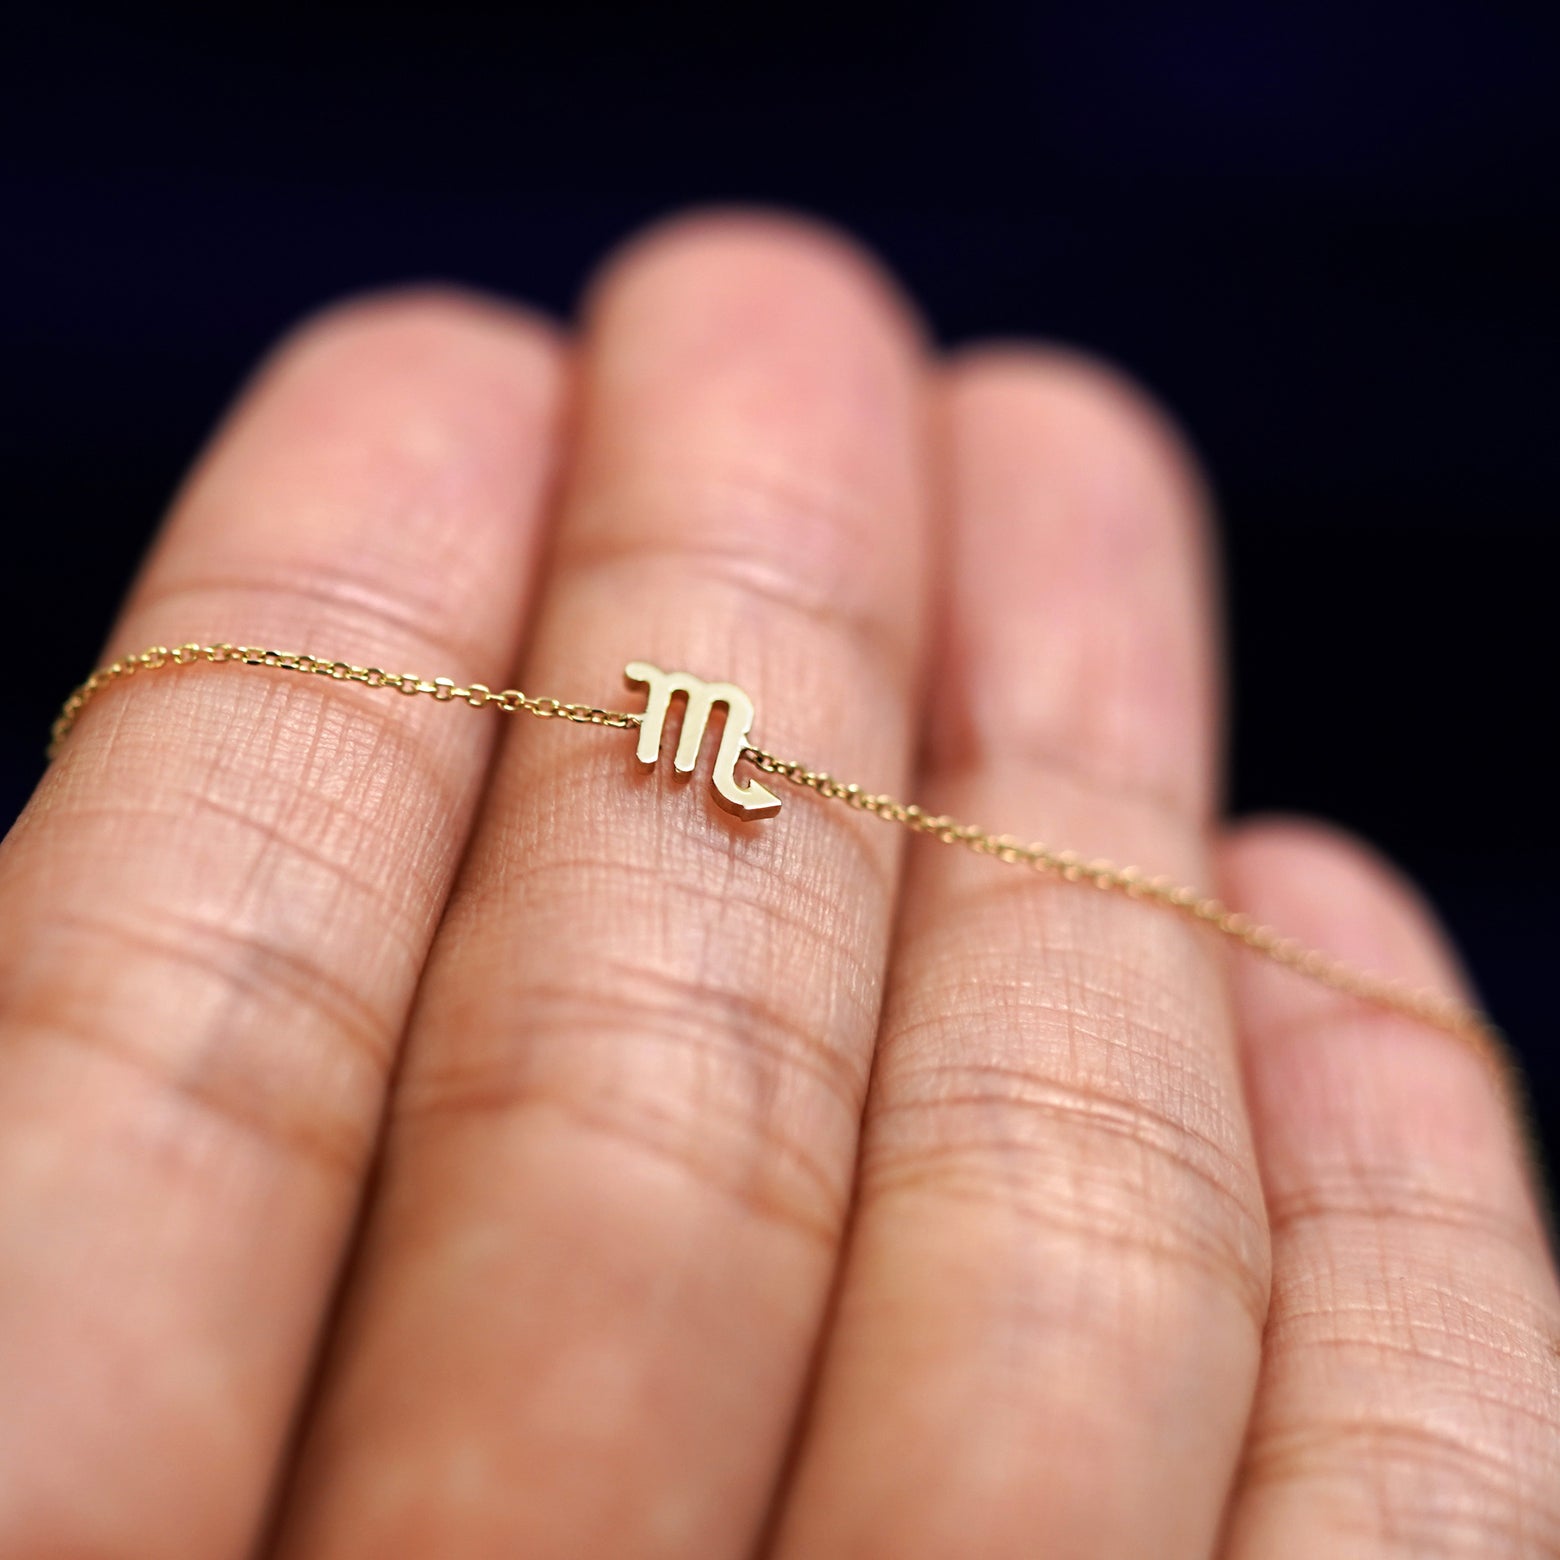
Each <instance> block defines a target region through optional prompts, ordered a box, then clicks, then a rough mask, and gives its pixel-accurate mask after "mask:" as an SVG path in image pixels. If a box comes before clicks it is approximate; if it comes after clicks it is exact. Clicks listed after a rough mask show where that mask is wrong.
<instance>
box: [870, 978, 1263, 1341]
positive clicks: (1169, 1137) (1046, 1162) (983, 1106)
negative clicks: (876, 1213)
mask: <svg viewBox="0 0 1560 1560" xmlns="http://www.w3.org/2000/svg"><path fill="white" fill-rule="evenodd" d="M975 1021H976V1022H979V1021H980V1020H979V1015H978V1014H977V1016H976V1019H975ZM990 1021H991V1023H992V1024H993V1025H995V1024H997V1023H999V1022H1000V1023H1005V1024H1007V1025H1009V1026H1011V1024H1012V1022H1013V1015H1012V1011H1011V1009H1004V1011H1003V1013H1002V1014H1000V1015H998V1014H993V1015H992V1016H991V1020H990ZM970 1022H971V1018H970V1016H969V1015H968V1014H965V1015H961V1017H960V1019H959V1021H958V1023H957V1025H956V1026H955V1031H956V1032H955V1034H954V1035H953V1036H950V1045H949V1047H947V1048H942V1055H941V1056H939V1057H938V1058H936V1059H934V1060H931V1061H930V1062H921V1063H918V1064H914V1065H911V1066H906V1065H903V1064H901V1065H899V1066H896V1067H895V1068H894V1069H893V1072H892V1075H891V1076H884V1077H883V1081H882V1084H881V1092H880V1095H879V1101H878V1103H877V1104H876V1105H875V1107H874V1119H873V1122H872V1130H871V1133H870V1135H869V1138H868V1142H867V1148H866V1152H865V1154H864V1158H863V1164H862V1172H861V1186H860V1197H861V1200H862V1202H863V1204H866V1203H867V1202H869V1201H871V1200H876V1199H883V1198H889V1197H899V1196H905V1195H909V1196H930V1197H931V1198H933V1199H935V1200H939V1201H941V1200H948V1199H951V1200H954V1201H956V1202H961V1203H964V1204H966V1205H968V1204H974V1205H975V1206H976V1207H977V1208H986V1209H996V1210H1000V1211H1001V1213H1002V1215H1003V1216H1004V1217H1009V1216H1013V1215H1017V1216H1019V1217H1021V1218H1024V1219H1026V1220H1028V1221H1030V1222H1032V1223H1033V1224H1034V1225H1035V1226H1037V1227H1039V1228H1040V1229H1042V1230H1043V1231H1045V1232H1047V1233H1048V1234H1050V1235H1052V1236H1054V1237H1056V1238H1057V1239H1058V1240H1059V1241H1061V1242H1063V1243H1065V1244H1066V1245H1067V1246H1069V1247H1071V1248H1072V1249H1073V1250H1074V1252H1075V1253H1076V1254H1077V1260H1079V1261H1081V1262H1090V1261H1104V1262H1109V1263H1110V1264H1111V1265H1112V1266H1113V1267H1114V1268H1118V1269H1119V1267H1120V1264H1121V1262H1122V1260H1123V1258H1124V1257H1125V1258H1126V1259H1128V1260H1130V1261H1133V1262H1136V1263H1138V1264H1140V1266H1141V1267H1142V1268H1143V1269H1144V1271H1145V1272H1146V1273H1147V1274H1148V1276H1149V1277H1150V1278H1151V1279H1153V1280H1155V1287H1158V1285H1159V1283H1160V1281H1163V1282H1171V1283H1176V1284H1181V1285H1182V1286H1183V1287H1184V1283H1185V1280H1186V1279H1187V1277H1188V1275H1198V1276H1200V1277H1201V1278H1203V1279H1206V1280H1208V1281H1210V1282H1212V1283H1213V1284H1214V1285H1215V1286H1217V1287H1218V1288H1220V1289H1222V1290H1224V1291H1225V1292H1227V1293H1228V1294H1229V1295H1231V1296H1232V1297H1233V1298H1234V1300H1235V1301H1236V1302H1237V1304H1238V1305H1239V1307H1240V1308H1241V1309H1242V1310H1243V1311H1244V1312H1245V1313H1246V1314H1247V1315H1248V1316H1249V1317H1250V1318H1251V1321H1252V1325H1253V1328H1254V1330H1260V1328H1261V1326H1262V1324H1263V1321H1264V1318H1265V1315H1266V1309H1267V1238H1266V1225H1265V1219H1264V1214H1263V1209H1262V1203H1261V1195H1260V1188H1259V1187H1258V1185H1257V1183H1256V1179H1255V1174H1254V1171H1253V1170H1252V1169H1251V1167H1250V1166H1249V1165H1248V1164H1247V1163H1246V1162H1245V1160H1244V1158H1243V1157H1242V1155H1241V1154H1240V1153H1239V1150H1238V1148H1237V1147H1236V1144H1237V1143H1238V1141H1239V1139H1238V1136H1237V1133H1236V1130H1235V1128H1234V1125H1233V1123H1230V1122H1225V1121H1218V1120H1212V1121H1206V1122H1197V1121H1194V1120H1193V1119H1192V1118H1191V1115H1190V1113H1188V1112H1186V1111H1185V1110H1184V1109H1183V1108H1182V1105H1181V1104H1179V1103H1177V1102H1184V1100H1185V1098H1186V1090H1185V1088H1184V1082H1177V1083H1174V1084H1172V1083H1171V1082H1170V1081H1169V1080H1168V1079H1166V1080H1161V1082H1162V1083H1163V1084H1164V1085H1165V1086H1164V1087H1162V1088H1157V1089H1156V1088H1155V1087H1154V1085H1153V1084H1152V1083H1149V1082H1146V1081H1145V1080H1144V1078H1143V1077H1142V1076H1138V1077H1137V1078H1135V1079H1134V1080H1133V1081H1134V1087H1133V1088H1131V1089H1128V1088H1124V1087H1122V1086H1121V1085H1119V1084H1117V1083H1114V1082H1109V1081H1085V1080H1081V1079H1079V1078H1076V1077H1063V1076H1059V1075H1057V1074H1054V1073H1051V1072H1048V1071H1046V1070H1045V1069H1044V1068H1043V1067H1042V1066H1040V1065H1038V1064H1037V1062H1036V1060H1035V1059H1034V1058H1033V1057H1032V1056H1026V1055H1024V1054H1023V1052H1022V1051H1021V1050H1019V1049H1018V1048H1015V1052H1014V1054H1015V1056H1016V1057H1018V1058H1019V1059H1016V1060H1013V1061H993V1062H982V1063H970V1062H968V1061H964V1060H960V1059H959V1048H958V1040H959V1037H960V1036H963V1035H964V1034H965V1033H966V1027H967V1025H968V1024H969V1023H970Z"/></svg>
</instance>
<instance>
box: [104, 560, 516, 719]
mask: <svg viewBox="0 0 1560 1560" xmlns="http://www.w3.org/2000/svg"><path fill="white" fill-rule="evenodd" d="M244 598H257V600H258V603H259V605H258V608H257V607H256V606H254V605H246V606H245V607H244V608H243V609H242V610H241V611H239V612H236V613H235V612H232V611H228V610H224V609H225V608H226V607H227V605H228V603H229V601H230V600H243V599H244ZM191 604H193V610H191ZM203 604H204V609H203ZM138 606H139V609H140V610H141V611H142V612H143V613H147V614H155V615H156V617H157V618H158V619H159V620H162V619H164V618H166V619H167V620H168V621H169V622H173V621H175V620H177V621H178V622H180V623H187V624H190V625H195V626H198V625H199V624H202V623H213V624H221V625H222V628H221V631H220V632H219V633H217V634H216V636H215V638H214V639H213V640H212V641H211V642H212V643H215V642H218V641H226V642H228V643H233V644H246V643H248V642H249V641H248V639H247V638H246V637H245V636H244V635H241V634H238V633H237V632H236V631H235V629H234V628H233V626H232V625H233V624H234V623H235V621H248V622H253V621H259V620H262V619H263V620H264V621H266V622H281V621H283V620H288V619H291V620H294V621H295V622H296V625H297V626H296V627H295V628H294V629H293V630H292V633H293V634H294V636H296V637H298V638H299V639H303V638H306V637H307V638H312V636H314V635H316V634H317V635H319V636H322V637H321V638H320V640H319V641H318V642H314V643H297V644H285V645H280V644H279V645H266V646H265V647H264V648H266V649H272V650H278V649H279V650H293V651H300V652H307V653H308V654H311V655H324V656H329V657H331V658H332V659H334V660H341V661H348V662H358V663H359V664H368V663H367V662H366V661H364V660H363V655H362V653H360V652H357V651H354V650H353V646H354V645H364V644H367V645H375V646H379V645H385V644H391V643H394V644H395V645H396V646H397V647H398V648H397V654H402V652H401V651H400V649H399V646H400V645H401V643H402V642H403V641H405V642H407V643H408V644H409V645H410V646H411V650H410V651H409V652H407V653H408V654H410V655H413V656H415V657H416V658H417V660H418V661H419V665H418V666H417V667H416V668H415V670H416V672H417V675H418V676H419V677H433V676H445V675H449V676H453V677H455V680H456V681H457V682H463V681H465V680H466V676H467V675H468V674H467V672H466V671H465V669H466V668H471V667H479V668H485V669H487V671H488V672H489V674H490V676H489V680H490V681H491V674H492V661H493V645H492V642H491V640H490V639H488V638H483V637H480V636H478V635H475V634H472V633H466V632H455V631H453V630H450V629H442V630H441V629H438V628H435V627H433V626H432V625H433V624H434V623H436V622H437V621H438V618H439V603H438V602H437V601H435V600H432V599H419V597H418V596H417V595H415V594H413V593H411V592H408V591H400V592H397V593H394V594H391V593H389V592H385V591H378V590H373V589H370V588H369V587H367V586H365V585H364V584H363V582H362V578H361V576H360V575H359V574H357V573H356V572H355V570H354V569H350V568H347V567H345V566H344V565H342V564H340V563H332V562H330V561H327V560H321V561H319V562H317V563H308V564H298V565H291V566H289V567H288V568H287V569H286V570H285V571H278V570H277V568H276V566H275V564H274V563H271V562H270V561H269V560H267V559H266V558H265V557H264V556H263V555H262V556H260V557H257V558H256V559H255V560H254V562H253V564H252V565H251V566H250V568H249V572H247V573H245V574H236V573H235V574H213V573H211V572H210V571H209V570H205V571H202V572H201V573H200V574H198V575H195V576H192V577H191V578H189V579H181V580H172V581H168V582H166V583H163V584H160V585H158V586H157V587H155V588H153V589H150V590H148V591H145V592H143V593H142V595H141V597H140V599H139V602H138ZM175 606H177V607H178V609H179V610H178V611H177V612H175V611H172V610H170V609H171V608H173V607H175ZM278 609H280V610H278ZM365 630H366V631H365ZM190 632H191V633H193V632H194V628H192V629H191V631H190ZM273 632H280V631H279V630H277V631H273ZM327 634H328V635H332V636H334V640H335V642H333V643H331V644H326V643H324V641H323V636H325V635H327ZM186 637H189V635H188V634H187V635H186ZM133 648H134V649H136V650H139V649H140V648H141V646H140V645H136V646H134V647H133ZM374 653H375V654H379V653H381V652H379V651H377V650H376V651H375V652H374ZM450 668H458V669H460V672H459V675H457V673H456V672H455V671H451V670H450ZM408 669H409V668H403V667H397V666H387V667H384V668H383V670H385V671H387V672H399V671H403V670H408ZM506 669H507V668H506ZM185 670H186V671H189V670H193V668H186V669H185ZM213 670H215V671H218V672H221V671H222V670H223V668H221V667H216V668H213ZM234 673H236V674H237V675H239V676H247V675H260V674H258V673H252V672H250V671H248V670H244V671H239V670H238V669H237V668H230V669H229V675H232V674H234ZM277 675H278V676H281V675H284V674H281V673H278V674H277ZM469 675H471V676H478V673H475V672H472V673H469ZM321 681H322V682H323V681H325V679H321ZM349 691H351V692H354V693H357V694H362V693H364V692H365V691H366V690H364V689H362V688H353V689H351V690H349Z"/></svg>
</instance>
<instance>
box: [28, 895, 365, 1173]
mask: <svg viewBox="0 0 1560 1560" xmlns="http://www.w3.org/2000/svg"><path fill="white" fill-rule="evenodd" d="M45 930H47V931H52V932H53V934H54V935H55V936H56V937H57V938H60V939H61V940H62V941H63V944H64V949H65V953H66V956H67V957H68V958H69V959H70V961H71V962H72V963H80V962H82V961H91V963H92V966H93V967H96V968H100V969H105V970H109V969H111V970H114V971H115V972H116V974H115V975H114V977H113V978H112V979H111V980H107V979H105V980H100V981H99V982H96V983H94V989H92V990H78V991H75V992H71V993H61V992H60V991H58V990H55V991H54V992H52V993H51V992H50V991H49V990H47V989H45V988H43V987H42V986H41V984H40V986H39V987H38V988H37V989H29V988H26V987H24V988H22V989H21V990H20V991H18V992H16V993H14V994H13V997H12V999H11V1000H10V1001H8V1002H7V1003H6V1005H5V1007H4V1009H0V1030H3V1031H4V1032H5V1034H6V1036H7V1044H8V1045H13V1046H15V1047H17V1048H26V1047H38V1048H48V1049H54V1050H59V1049H61V1048H66V1049H69V1050H73V1051H75V1052H77V1053H79V1054H80V1055H82V1056H83V1057H86V1058H89V1059H91V1060H92V1061H93V1062H94V1063H95V1064H99V1065H101V1064H108V1065H111V1066H115V1067H117V1068H119V1069H122V1070H128V1071H129V1072H130V1073H132V1074H133V1075H135V1076H136V1077H138V1078H139V1079H140V1080H142V1081H143V1082H144V1083H145V1084H147V1085H148V1086H149V1088H150V1089H151V1090H152V1091H153V1094H154V1096H155V1097H156V1098H157V1099H158V1100H159V1101H161V1102H162V1103H164V1104H167V1105H171V1106H174V1107H176V1108H177V1109H178V1110H179V1111H180V1112H181V1113H185V1114H191V1113H192V1114H193V1115H195V1116H196V1117H198V1118H199V1119H200V1120H201V1121H202V1122H203V1123H205V1124H206V1125H215V1126H216V1127H217V1128H218V1129H219V1130H220V1131H222V1132H223V1133H226V1134H233V1133H237V1134H238V1135H239V1136H241V1137H242V1138H244V1139H247V1140H250V1141H253V1142H257V1143H259V1144H260V1145H261V1146H262V1147H264V1148H265V1149H266V1150H267V1151H269V1152H272V1153H275V1154H277V1155H278V1156H280V1157H282V1158H285V1159H288V1160H291V1161H295V1162H302V1163H308V1164H312V1165H313V1166H314V1167H315V1168H317V1169H318V1170H320V1171H321V1172H323V1173H325V1174H326V1175H328V1176H330V1177H331V1178H333V1179H344V1180H352V1179H355V1177H356V1176H357V1174H358V1173H359V1171H360V1169H361V1166H362V1164H363V1162H364V1159H365V1156H366V1154H367V1152H368V1148H369V1144H370V1142H371V1139H372V1133H373V1126H374V1121H375V1119H376V1109H377V1100H378V1092H379V1087H380V1086H381V1084H382V1082H383V1078H384V1075H385V1071H386V1068H387V1065H388V1063H387V1058H386V1055H385V1053H386V1051H387V1049H388V1044H389V1037H388V1035H387V1034H386V1032H385V1030H386V1025H385V1023H384V1021H383V1019H382V1016H381V1015H379V1014H378V1013H376V1012H374V1011H373V1010H371V1009H369V1008H368V1007H367V1006H366V1004H365V1003H364V1002H363V1001H362V999H361V998H360V997H359V996H358V995H357V994H356V993H355V992H353V991H352V990H351V989H350V988H349V987H347V986H345V985H343V983H342V982H341V981H340V980H339V979H338V978H337V977H336V976H335V974H334V973H333V972H332V971H330V970H328V969H326V968H325V967H323V966H322V965H320V964H319V963H317V962H316V961H315V960H313V959H312V958H310V957H309V956H308V955H307V954H305V953H301V952H300V951H299V950H298V949H296V948H293V947H291V946H288V945H286V944H283V943H280V942H275V941H272V940H270V939H268V938H266V937H265V936H264V935H262V934H259V933H256V932H242V933H240V932H235V931H232V930H230V929H228V928H225V927H222V926H220V925H198V924H196V923H195V922H192V921H184V920H174V919H172V918H170V917H168V916H163V917H161V918H160V919H159V920H158V921H157V922H154V923H131V922H124V921H112V920H106V919H105V920H95V919H91V918H86V917H78V918H74V919H72V920H70V921H69V922H67V923H64V924H61V925H56V926H55V927H53V928H46V929H45ZM148 985H151V986H152V989H153V990H155V991H160V992H162V993H167V994H168V996H167V997H166V999H165V1000H164V1001H160V1000H159V999H158V998H156V997H154V998H153V999H152V1002H151V1003H150V1004H148V1003H147V1002H146V1001H144V1000H143V1001H140V1002H137V1001H132V1000H117V999H116V993H123V994H125V995H126V996H128V995H129V994H130V993H132V992H134V991H137V990H142V991H144V990H145V989H146V988H147V986H148ZM175 1001H176V1004H177V1012H178V1016H179V1022H178V1023H174V1022H162V1021H160V1020H161V1019H162V1018H163V1017H165V1016H169V1011H170V1010H171V1008H172V1006H173V1003H174V1002H175ZM149 1020H150V1021H149ZM278 1034H287V1035H295V1036H299V1037H300V1040H301V1042H303V1043H296V1044H289V1046H288V1048H287V1051H286V1053H285V1055H284V1057H282V1058H278V1056H277V1054H276V1048H275V1046H274V1044H270V1043H268V1042H270V1041H272V1040H273V1038H274V1037H275V1036H276V1035H278ZM322 1035H323V1036H324V1037H325V1038H326V1040H327V1044H326V1045H325V1046H323V1047H318V1046H317V1044H316V1042H317V1041H318V1040H319V1039H320V1038H321V1036H322ZM279 1062H280V1063H281V1065H279ZM327 1080H328V1082H329V1086H322V1085H324V1084H326V1083H327ZM154 1136H155V1137H156V1139H157V1140H158V1141H159V1142H161V1143H162V1144H163V1145H164V1148H165V1150H166V1152H167V1153H168V1154H169V1155H171V1156H174V1157H178V1156H180V1155H181V1153H182V1152H183V1150H184V1149H186V1148H187V1149H189V1151H190V1152H191V1154H193V1155H194V1157H196V1158H199V1157H200V1154H199V1151H198V1149H196V1148H194V1146H193V1145H194V1144H195V1142H196V1138H195V1137H194V1136H192V1135H191V1134H189V1133H187V1132H184V1131H182V1130H181V1131H174V1132H157V1133H155V1134H154Z"/></svg>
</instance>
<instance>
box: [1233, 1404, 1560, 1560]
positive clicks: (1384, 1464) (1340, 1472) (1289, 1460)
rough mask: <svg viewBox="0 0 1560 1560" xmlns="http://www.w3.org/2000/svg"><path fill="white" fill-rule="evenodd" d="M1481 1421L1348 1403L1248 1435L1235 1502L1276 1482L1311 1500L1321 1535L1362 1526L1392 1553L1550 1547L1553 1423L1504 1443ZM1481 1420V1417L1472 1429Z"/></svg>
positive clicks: (1501, 1431)
mask: <svg viewBox="0 0 1560 1560" xmlns="http://www.w3.org/2000/svg"><path fill="white" fill-rule="evenodd" d="M1488 1418H1489V1416H1488V1414H1483V1415H1481V1416H1479V1419H1478V1420H1476V1419H1473V1418H1470V1417H1468V1416H1466V1415H1464V1416H1463V1417H1462V1418H1461V1419H1459V1420H1457V1421H1456V1422H1451V1423H1449V1422H1448V1415H1447V1414H1446V1412H1445V1410H1444V1407H1443V1408H1441V1409H1439V1410H1437V1412H1436V1413H1435V1414H1434V1415H1433V1416H1432V1415H1431V1414H1430V1413H1428V1412H1427V1413H1424V1414H1421V1415H1418V1416H1414V1415H1412V1414H1411V1413H1408V1412H1399V1413H1397V1414H1392V1413H1386V1412H1383V1411H1381V1410H1380V1409H1379V1408H1378V1409H1374V1410H1371V1409H1362V1408H1357V1409H1356V1410H1355V1411H1353V1412H1349V1413H1344V1414H1337V1415H1334V1416H1330V1417H1325V1416H1319V1417H1313V1418H1308V1419H1303V1420H1296V1421H1293V1422H1291V1423H1288V1424H1286V1425H1284V1426H1283V1427H1282V1428H1280V1429H1273V1430H1269V1431H1267V1432H1265V1433H1260V1434H1258V1435H1256V1436H1254V1437H1253V1439H1252V1441H1251V1443H1250V1444H1249V1446H1248V1450H1247V1455H1246V1460H1245V1463H1244V1465H1243V1468H1242V1471H1241V1480H1240V1487H1241V1490H1242V1494H1243V1496H1250V1495H1251V1494H1252V1493H1253V1492H1260V1491H1262V1490H1263V1489H1264V1487H1268V1486H1272V1485H1275V1484H1290V1485H1294V1484H1304V1485H1308V1486H1311V1487H1313V1488H1314V1489H1315V1491H1316V1493H1317V1500H1318V1511H1317V1515H1316V1516H1315V1517H1313V1521H1314V1522H1315V1524H1316V1526H1317V1527H1318V1528H1320V1529H1322V1530H1324V1531H1325V1530H1327V1529H1329V1528H1333V1529H1341V1528H1344V1527H1348V1528H1350V1529H1354V1530H1357V1529H1359V1528H1361V1527H1363V1528H1364V1529H1365V1530H1366V1531H1367V1532H1368V1533H1370V1534H1371V1536H1372V1537H1374V1538H1375V1539H1376V1540H1377V1541H1378V1542H1379V1543H1380V1544H1381V1545H1382V1546H1383V1547H1384V1548H1385V1549H1387V1550H1388V1551H1389V1552H1391V1553H1394V1554H1396V1553H1403V1554H1436V1555H1446V1556H1457V1557H1461V1556H1467V1557H1469V1560H1473V1557H1478V1560H1483V1557H1486V1556H1489V1555H1492V1554H1508V1553H1509V1554H1551V1553H1554V1552H1556V1550H1557V1549H1560V1496H1557V1492H1560V1457H1557V1455H1556V1452H1555V1447H1556V1446H1557V1445H1560V1435H1557V1433H1556V1432H1557V1431H1560V1424H1557V1423H1555V1422H1554V1421H1553V1420H1551V1422H1550V1424H1549V1425H1548V1427H1547V1428H1548V1434H1547V1436H1545V1437H1536V1436H1530V1435H1521V1436H1513V1435H1512V1434H1511V1430H1510V1427H1509V1426H1507V1427H1504V1428H1494V1427H1491V1426H1490V1425H1489V1424H1488ZM1480 1420H1482V1421H1484V1422H1483V1423H1482V1424H1481V1423H1480V1422H1479V1421H1480Z"/></svg>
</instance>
